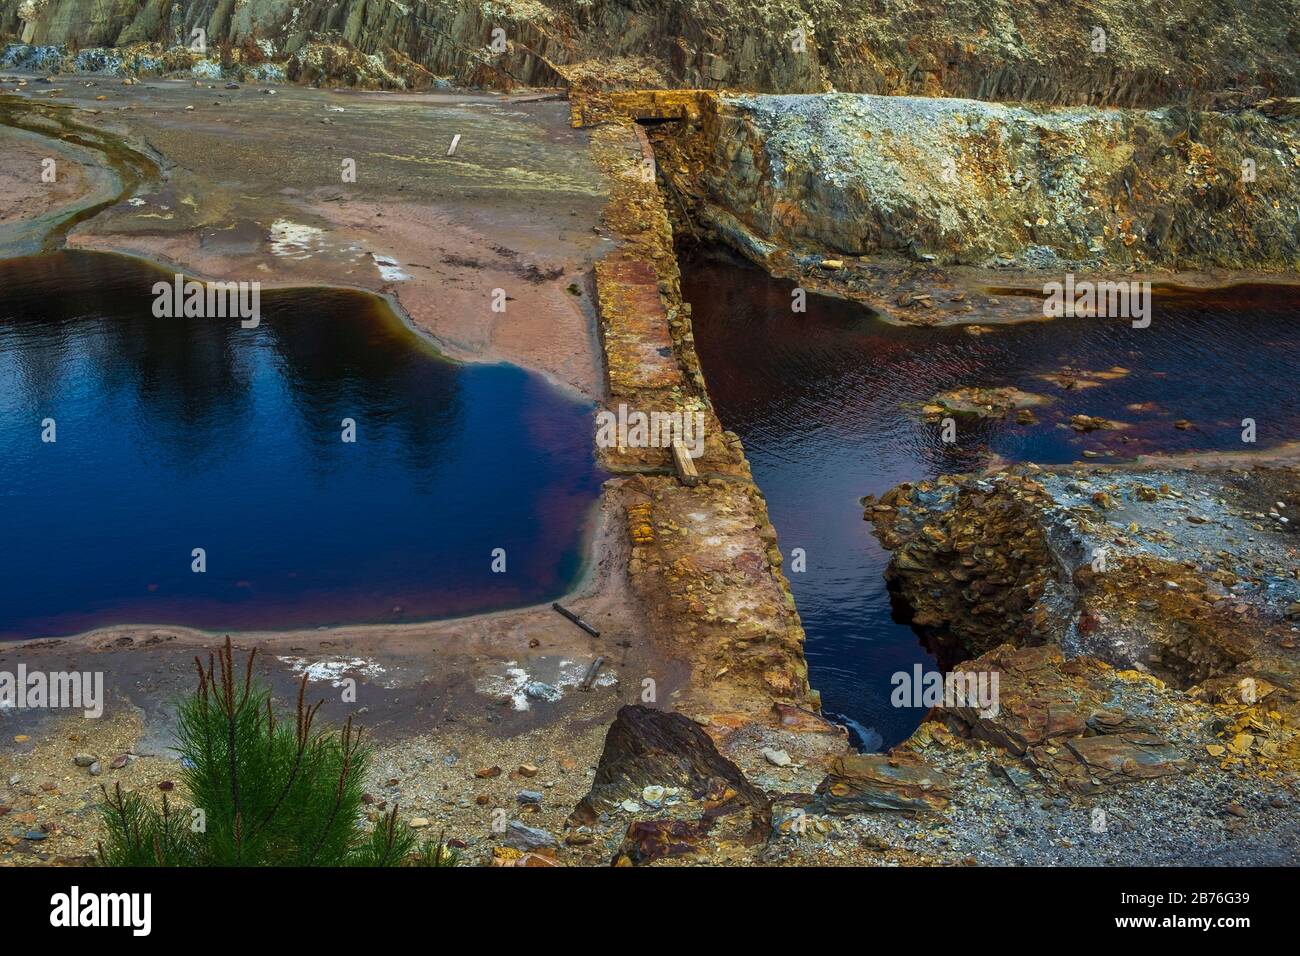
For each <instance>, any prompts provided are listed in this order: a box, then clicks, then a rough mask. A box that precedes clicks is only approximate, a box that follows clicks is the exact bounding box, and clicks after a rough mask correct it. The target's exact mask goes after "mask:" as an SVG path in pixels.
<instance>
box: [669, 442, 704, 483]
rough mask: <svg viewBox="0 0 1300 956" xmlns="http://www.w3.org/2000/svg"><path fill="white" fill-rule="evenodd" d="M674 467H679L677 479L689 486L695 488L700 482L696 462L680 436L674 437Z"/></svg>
mask: <svg viewBox="0 0 1300 956" xmlns="http://www.w3.org/2000/svg"><path fill="white" fill-rule="evenodd" d="M673 467H674V468H676V469H677V480H678V481H680V482H681V483H682V484H684V485H686V486H687V487H690V488H693V487H695V486H696V485H698V484H699V483H700V473H699V472H698V471H696V470H695V462H694V461H692V460H691V456H690V453H689V452H687V451H686V446H685V445H683V444H682V440H681V439H680V438H674V439H673Z"/></svg>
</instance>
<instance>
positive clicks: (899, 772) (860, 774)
mask: <svg viewBox="0 0 1300 956" xmlns="http://www.w3.org/2000/svg"><path fill="white" fill-rule="evenodd" d="M950 795H951V785H950V783H949V781H948V778H947V777H945V776H944V775H943V774H942V773H940V772H939V771H938V770H935V769H934V768H933V767H931V766H929V765H928V764H926V763H925V761H923V760H921V759H920V758H919V757H917V756H915V755H914V754H909V753H899V754H892V755H891V754H850V755H847V756H844V757H839V758H837V759H836V760H835V761H834V762H833V763H832V764H831V769H830V773H828V774H827V775H826V779H825V780H823V781H822V783H821V785H820V786H819V787H818V788H817V794H816V800H815V802H814V807H815V808H816V809H817V811H818V812H823V813H836V814H846V813H864V812H868V811H872V810H913V811H925V810H942V809H943V808H944V807H946V806H947V805H948V799H949V797H950Z"/></svg>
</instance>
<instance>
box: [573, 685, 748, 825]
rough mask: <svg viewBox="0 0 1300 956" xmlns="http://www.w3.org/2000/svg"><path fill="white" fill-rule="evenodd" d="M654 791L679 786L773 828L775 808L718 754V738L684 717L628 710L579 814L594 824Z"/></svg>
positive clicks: (608, 737)
mask: <svg viewBox="0 0 1300 956" xmlns="http://www.w3.org/2000/svg"><path fill="white" fill-rule="evenodd" d="M648 786H673V787H679V788H681V789H682V790H684V791H686V792H689V793H690V794H692V795H693V796H694V797H695V798H696V799H710V800H712V801H713V802H715V803H716V804H717V805H718V806H719V807H721V808H725V811H726V812H731V810H733V809H748V810H749V811H750V812H751V814H752V816H753V819H754V823H755V824H756V825H757V826H760V827H761V826H765V825H767V824H770V820H771V806H770V803H769V801H768V799H767V797H766V796H765V795H764V794H763V792H762V791H761V790H759V789H758V788H757V787H755V786H754V785H753V784H752V783H750V782H749V781H748V780H747V779H746V778H745V775H744V774H743V773H742V772H741V770H740V768H739V767H737V766H736V765H735V764H734V763H732V762H731V761H730V760H728V759H727V758H726V757H724V756H722V754H720V753H718V750H717V748H716V747H715V746H714V744H713V740H712V738H710V737H709V735H708V734H706V733H705V732H704V730H703V729H701V728H700V726H699V725H698V724H696V723H695V722H694V721H693V720H691V719H690V718H688V717H685V716H683V715H681V714H674V713H670V712H668V711H664V710H656V709H654V708H652V707H645V706H642V705H640V704H626V705H624V706H623V707H620V708H619V711H618V716H617V717H616V718H615V719H614V723H613V724H612V725H611V726H610V728H609V731H608V732H607V733H606V734H605V747H604V749H603V750H602V751H601V755H600V762H599V763H598V764H597V766H596V776H595V779H594V780H593V781H592V785H591V791H590V792H589V793H588V794H587V795H586V796H585V797H583V798H582V800H581V801H579V803H578V806H577V807H576V808H575V810H574V814H573V819H574V821H576V822H581V823H590V822H592V821H593V820H595V819H596V818H597V817H599V816H600V814H601V813H603V812H606V811H608V810H610V809H611V808H613V807H615V806H617V805H619V804H621V803H622V802H623V801H624V800H636V799H639V798H640V796H641V794H642V792H643V790H644V789H645V788H646V787H648Z"/></svg>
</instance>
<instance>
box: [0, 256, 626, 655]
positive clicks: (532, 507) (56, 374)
mask: <svg viewBox="0 0 1300 956" xmlns="http://www.w3.org/2000/svg"><path fill="white" fill-rule="evenodd" d="M158 278H159V275H158V274H157V273H155V272H154V271H152V270H150V269H148V268H146V267H144V266H143V265H141V264H139V263H137V262H134V261H132V260H127V259H123V258H119V257H112V256H104V255H95V254H89V253H66V254H61V255H57V256H50V257H44V258H35V259H23V260H11V261H9V262H3V263H0V528H3V529H4V531H3V535H2V537H3V540H4V542H5V547H4V548H3V549H2V553H0V635H3V636H7V637H15V636H38V635H46V634H61V633H68V632H70V631H75V630H78V629H82V628H84V627H88V626H92V625H98V624H104V623H110V622H138V621H149V622H167V623H185V624H194V625H198V626H207V627H230V628H251V627H289V626H305V625H319V624H328V623H337V622H342V621H396V620H414V619H420V618H430V617H439V616H448V615H454V614H465V613H472V612H478V611H484V610H489V609H496V608H501V607H508V606H518V605H521V604H526V603H532V602H534V601H540V600H545V599H548V598H551V597H554V596H558V595H559V594H561V593H563V591H564V590H566V589H567V588H568V587H569V586H570V585H571V584H572V583H573V581H574V580H575V578H576V576H577V574H578V573H579V572H580V570H581V563H582V555H583V539H584V535H585V532H586V529H587V527H588V525H589V523H590V521H589V519H590V517H591V513H592V508H593V505H594V502H595V500H596V496H597V494H598V491H599V483H600V479H601V476H600V475H599V474H598V472H597V470H596V468H595V465H594V461H593V456H592V453H591V418H590V416H591V408H590V407H589V406H588V405H586V404H584V403H580V402H575V401H572V400H570V399H569V398H567V397H566V396H564V395H562V394H560V393H559V392H558V391H556V390H555V389H554V388H552V387H551V386H549V385H548V384H547V383H545V382H544V381H543V380H541V379H540V378H538V377H537V376H534V375H530V374H528V373H525V372H524V371H522V370H520V369H517V368H514V367H511V366H504V365H497V366H462V365H458V364H455V363H451V362H448V361H446V360H444V359H442V358H441V357H439V356H438V355H437V354H436V353H435V352H434V351H433V350H432V349H431V348H430V347H429V346H428V345H426V344H425V343H423V342H422V341H421V340H419V339H418V338H417V337H416V336H415V335H414V334H413V333H411V332H410V331H409V330H408V329H406V328H405V327H404V326H403V325H402V324H401V322H400V321H399V320H398V319H397V318H396V317H395V316H393V315H392V313H391V312H390V311H389V310H388V309H387V307H386V306H384V304H383V303H382V301H381V300H378V299H375V298H373V297H370V296H365V295H361V294H358V293H351V292H347V291H342V290H289V291H284V292H274V293H271V292H267V293H264V294H263V296H262V321H261V324H260V326H259V327H258V328H256V329H252V330H245V329H241V328H240V326H239V322H238V321H237V320H234V319H230V320H221V319H156V318H154V317H153V316H152V314H151V305H152V294H151V291H150V290H151V287H152V284H153V283H154V282H155V281H157V280H158ZM47 417H49V418H53V419H55V421H56V423H57V437H58V440H57V442H56V443H54V444H46V443H42V442H41V441H40V431H41V429H40V422H41V421H42V420H43V419H45V418H47ZM345 418H346V419H352V420H353V421H355V426H356V434H357V441H356V442H355V443H353V444H348V443H344V442H343V441H342V440H341V435H342V431H343V425H342V422H343V420H344V419H345ZM195 547H203V548H205V549H206V552H207V560H208V571H207V573H205V574H194V573H192V572H191V569H190V562H191V558H190V554H191V551H192V549H193V548H195ZM494 548H505V549H506V553H507V572H506V573H505V574H494V573H492V572H491V570H490V556H491V552H492V549H494Z"/></svg>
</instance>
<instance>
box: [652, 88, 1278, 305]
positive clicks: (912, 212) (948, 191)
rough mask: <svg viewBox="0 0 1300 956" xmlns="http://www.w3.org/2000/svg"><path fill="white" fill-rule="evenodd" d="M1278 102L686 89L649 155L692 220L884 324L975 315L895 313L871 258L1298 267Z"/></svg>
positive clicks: (1076, 268) (1058, 269) (1041, 269)
mask: <svg viewBox="0 0 1300 956" xmlns="http://www.w3.org/2000/svg"><path fill="white" fill-rule="evenodd" d="M1297 102H1300V101H1297ZM1281 105H1282V104H1281V102H1280V101H1279V109H1277V110H1274V111H1272V112H1264V111H1262V110H1257V109H1246V110H1241V111H1237V112H1233V113H1224V112H1196V111H1189V110H1187V109H1185V108H1182V107H1173V108H1161V109H1153V110H1097V109H1090V108H1058V109H1042V108H1033V109H1031V108H1027V107H1019V106H1004V105H999V104H990V103H982V102H976V101H972V100H957V99H947V100H945V99H922V98H915V97H878V96H859V95H843V94H839V95H826V96H768V97H736V96H717V95H711V94H701V96H700V101H699V108H698V111H697V115H698V119H696V120H695V121H694V122H690V123H684V124H681V128H680V130H679V131H678V132H676V133H675V134H669V133H665V134H663V135H662V136H661V143H662V147H661V153H662V154H663V156H664V166H665V167H666V169H665V171H666V173H667V175H668V177H669V178H670V179H671V180H672V182H673V183H674V185H675V187H676V188H677V190H678V191H679V192H680V193H681V194H682V195H683V196H684V197H686V201H687V202H688V203H689V204H690V205H691V206H692V215H693V217H694V218H695V219H696V220H697V221H699V222H700V223H701V224H702V225H703V227H704V228H707V229H710V230H712V231H713V232H714V233H715V234H716V235H717V236H718V237H719V238H721V239H723V240H725V241H726V242H728V244H730V245H732V246H733V247H734V248H736V249H737V250H738V251H740V252H742V253H743V254H745V255H747V256H749V257H750V258H752V259H754V260H756V261H758V262H759V263H760V264H762V265H764V266H766V267H768V268H769V269H770V270H772V271H775V272H776V273H778V274H781V275H788V276H790V277H797V278H799V279H800V281H804V280H805V279H807V280H810V282H811V283H812V284H813V285H814V287H817V286H819V285H820V286H826V287H828V288H830V289H833V290H836V291H840V292H841V293H842V294H845V295H849V296H853V297H861V298H864V299H865V300H869V301H870V302H871V304H872V305H873V306H875V307H879V308H880V309H881V310H882V311H884V312H885V313H887V314H892V313H894V312H897V311H899V310H900V309H901V310H905V311H924V310H922V309H921V308H920V307H926V308H931V307H933V308H934V309H935V314H936V315H937V314H940V313H948V312H951V313H957V314H963V313H966V312H969V311H971V310H972V308H973V306H972V305H971V303H970V302H969V301H966V300H964V299H963V298H962V297H956V298H949V297H948V296H938V295H936V296H935V297H934V298H935V300H936V301H934V302H929V301H925V298H926V296H925V295H924V294H922V296H920V297H916V296H911V295H909V296H908V297H907V298H906V300H905V301H903V300H902V297H900V296H896V295H894V294H892V290H889V286H887V285H886V286H885V288H884V289H882V288H881V286H882V283H881V281H880V279H881V277H880V276H878V275H876V274H874V273H873V272H872V270H871V269H870V267H869V266H870V263H871V262H874V261H876V260H880V261H881V262H888V261H897V262H898V263H899V264H900V265H901V264H906V263H912V264H916V265H920V266H925V265H927V264H933V266H934V267H936V268H943V267H964V268H969V269H977V270H984V271H985V272H988V271H990V270H1007V269H1010V270H1013V271H1017V272H1022V273H1023V272H1031V273H1037V274H1042V275H1044V276H1050V275H1053V274H1055V275H1056V276H1057V278H1058V279H1059V278H1060V276H1061V275H1063V274H1064V273H1066V272H1079V273H1081V274H1088V275H1093V276H1098V275H1108V274H1110V273H1123V272H1125V271H1130V272H1131V271H1133V270H1154V269H1170V270H1180V271H1188V270H1197V269H1208V268H1226V269H1248V270H1255V271H1258V272H1286V271H1294V270H1295V269H1296V268H1297V266H1298V265H1300V234H1298V233H1297V231H1296V229H1295V225H1294V208H1295V206H1296V204H1297V202H1300V121H1297V120H1296V119H1295V118H1294V117H1292V116H1291V115H1290V113H1291V111H1290V110H1284V109H1281V108H1280V107H1281ZM864 259H865V260H866V262H864V261H863V260H864ZM990 281H996V280H990ZM1041 281H1042V280H1040V283H1041ZM1009 284H1010V283H1009ZM900 302H901V304H900Z"/></svg>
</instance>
